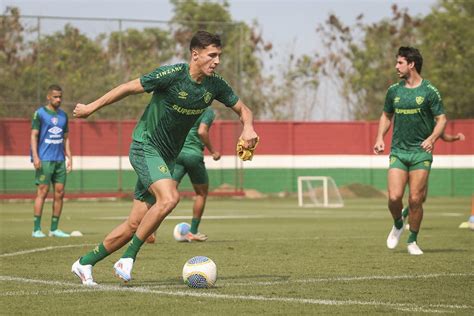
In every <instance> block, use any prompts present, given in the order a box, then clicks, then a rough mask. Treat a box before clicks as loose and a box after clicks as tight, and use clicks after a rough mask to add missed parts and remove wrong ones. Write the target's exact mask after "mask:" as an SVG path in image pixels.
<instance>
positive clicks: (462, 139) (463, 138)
mask: <svg viewBox="0 0 474 316" xmlns="http://www.w3.org/2000/svg"><path fill="white" fill-rule="evenodd" d="M456 138H457V139H458V140H460V141H465V140H466V136H464V134H463V133H457V134H456Z"/></svg>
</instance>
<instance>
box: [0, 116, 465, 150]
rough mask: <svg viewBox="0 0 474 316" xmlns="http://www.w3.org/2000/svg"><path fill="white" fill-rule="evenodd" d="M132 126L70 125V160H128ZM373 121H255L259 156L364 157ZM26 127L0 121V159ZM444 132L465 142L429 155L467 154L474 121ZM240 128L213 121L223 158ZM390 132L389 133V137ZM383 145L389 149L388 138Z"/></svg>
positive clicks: (26, 133)
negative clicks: (460, 137) (117, 157)
mask: <svg viewBox="0 0 474 316" xmlns="http://www.w3.org/2000/svg"><path fill="white" fill-rule="evenodd" d="M135 123H136V122H135V121H85V120H71V121H70V126H69V135H70V139H71V147H72V148H71V150H72V153H73V155H75V156H117V155H124V156H126V155H128V148H129V146H130V142H131V134H132V130H133V128H134V126H135ZM377 125H378V122H273V121H271V122H270V121H257V122H255V130H256V131H257V133H258V134H259V136H260V140H261V142H260V144H259V147H258V154H259V155H318V154H320V155H338V154H340V155H370V154H372V149H371V148H372V146H373V143H374V140H375V136H376V134H377ZM30 129H31V122H30V121H29V120H26V119H0V135H2V137H1V138H0V155H19V156H23V155H29V148H30V145H29V143H30ZM446 131H447V132H448V133H457V132H462V133H464V134H465V135H466V141H464V142H456V145H455V146H454V145H453V143H445V142H442V141H440V142H438V143H437V144H436V150H435V154H438V155H472V154H473V153H474V146H473V145H474V143H473V138H474V120H453V121H449V122H448V126H447V128H446ZM240 132H241V127H240V123H239V122H236V121H216V122H215V123H214V124H213V127H212V130H211V139H212V141H213V142H214V143H215V145H216V147H217V148H219V149H220V151H221V153H222V154H224V155H233V154H234V150H235V143H236V140H237V138H238V136H239V135H240ZM390 134H391V133H389V135H390ZM389 135H387V137H386V145H387V147H388V148H389V146H390V136H389Z"/></svg>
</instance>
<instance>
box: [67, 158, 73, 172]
mask: <svg viewBox="0 0 474 316" xmlns="http://www.w3.org/2000/svg"><path fill="white" fill-rule="evenodd" d="M71 171H72V161H71V160H70V159H68V160H67V161H66V172H67V173H69V172H71Z"/></svg>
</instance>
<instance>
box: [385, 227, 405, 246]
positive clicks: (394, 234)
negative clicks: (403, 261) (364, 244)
mask: <svg viewBox="0 0 474 316" xmlns="http://www.w3.org/2000/svg"><path fill="white" fill-rule="evenodd" d="M403 229H404V227H403V226H402V228H400V229H397V228H396V227H395V225H393V226H392V230H391V231H390V234H388V237H387V247H388V249H395V247H397V245H398V241H399V240H400V236H401V235H402V233H403Z"/></svg>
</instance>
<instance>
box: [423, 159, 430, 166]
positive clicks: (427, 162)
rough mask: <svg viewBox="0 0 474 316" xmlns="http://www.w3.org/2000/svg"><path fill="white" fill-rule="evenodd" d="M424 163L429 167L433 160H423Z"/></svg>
mask: <svg viewBox="0 0 474 316" xmlns="http://www.w3.org/2000/svg"><path fill="white" fill-rule="evenodd" d="M423 164H424V165H425V167H429V166H430V165H431V161H429V160H427V161H423Z"/></svg>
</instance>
